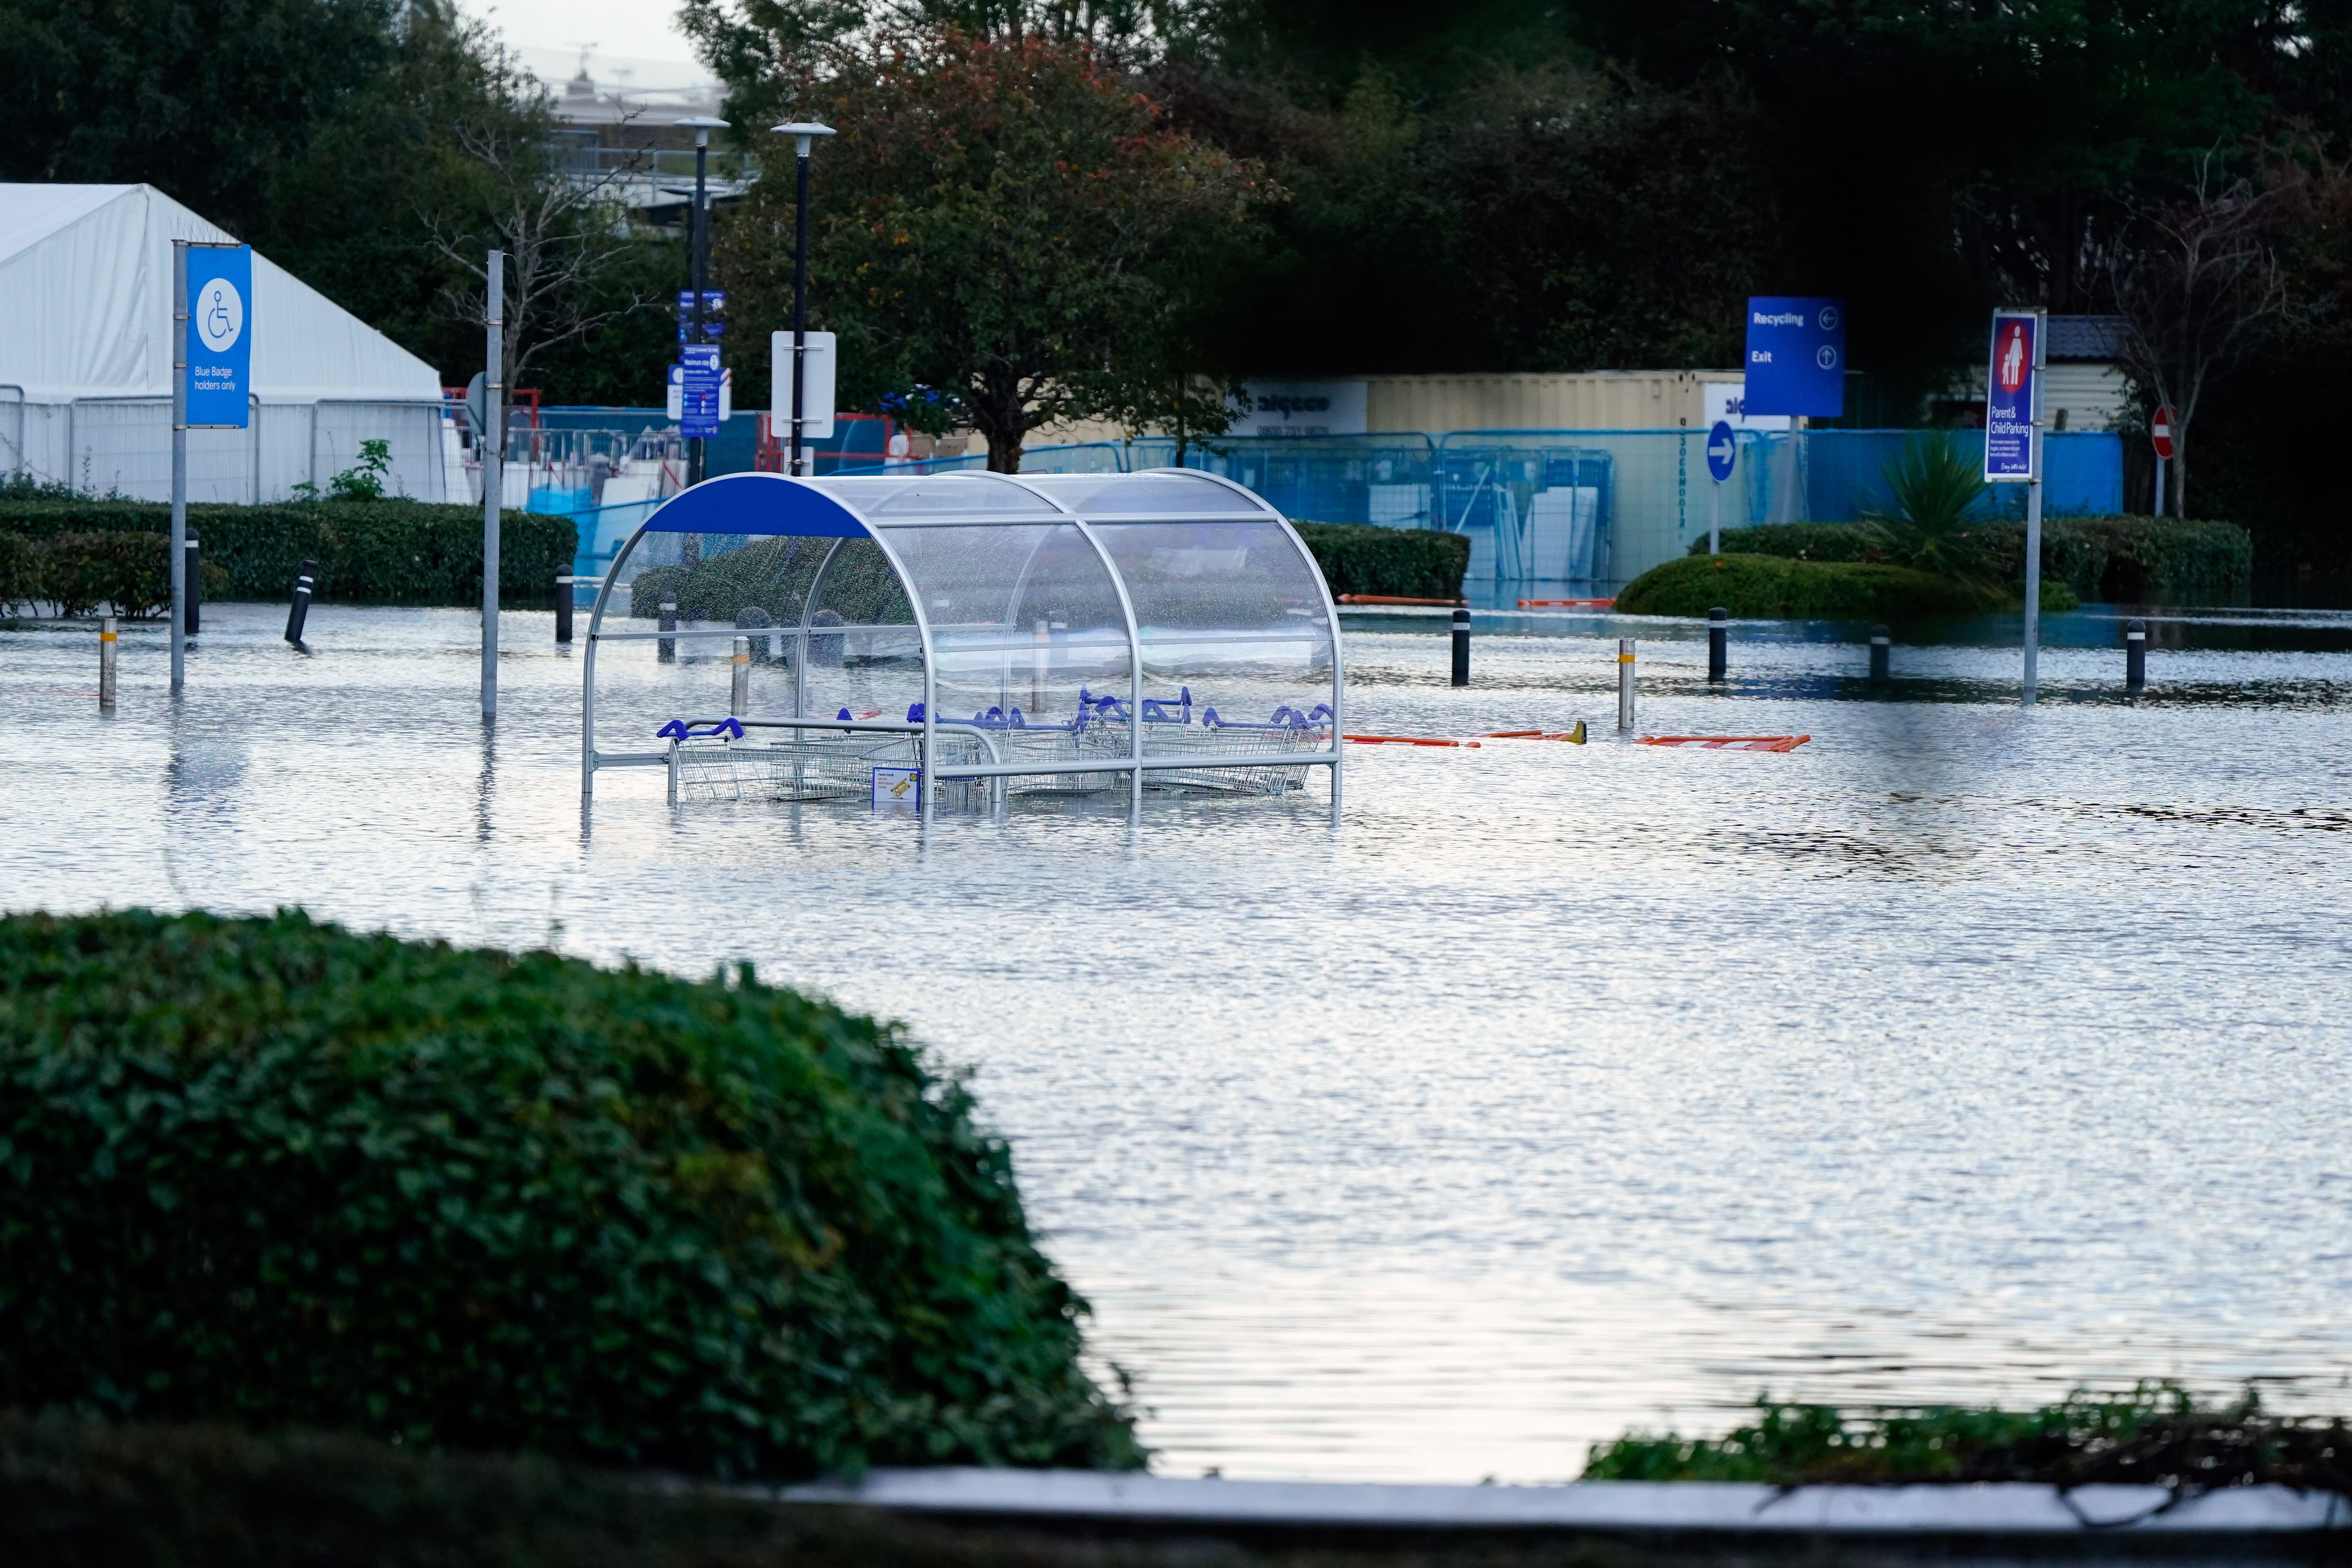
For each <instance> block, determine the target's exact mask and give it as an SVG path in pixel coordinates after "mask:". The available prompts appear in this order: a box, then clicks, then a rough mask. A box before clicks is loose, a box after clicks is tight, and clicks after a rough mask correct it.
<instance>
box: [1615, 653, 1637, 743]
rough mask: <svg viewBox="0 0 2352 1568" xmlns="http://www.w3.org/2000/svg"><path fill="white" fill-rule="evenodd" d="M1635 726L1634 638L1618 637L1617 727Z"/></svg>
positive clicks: (1629, 727)
mask: <svg viewBox="0 0 2352 1568" xmlns="http://www.w3.org/2000/svg"><path fill="white" fill-rule="evenodd" d="M1617 728H1619V729H1620V730H1630V729H1632V728H1633V638H1632V637H1619V638H1618V639H1617Z"/></svg>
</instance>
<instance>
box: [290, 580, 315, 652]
mask: <svg viewBox="0 0 2352 1568" xmlns="http://www.w3.org/2000/svg"><path fill="white" fill-rule="evenodd" d="M318 575H319V563H317V562H315V561H305V562H304V563H302V570H301V571H300V572H299V574H296V576H295V578H294V603H293V604H292V605H289V606H288V607H287V611H286V640H287V641H288V642H290V643H292V644H293V645H294V646H295V647H301V646H302V626H303V623H304V622H306V621H308V620H309V619H310V584H312V583H313V582H315V581H316V580H317V579H318Z"/></svg>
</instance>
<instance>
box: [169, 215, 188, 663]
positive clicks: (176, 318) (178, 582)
mask: <svg viewBox="0 0 2352 1568" xmlns="http://www.w3.org/2000/svg"><path fill="white" fill-rule="evenodd" d="M171 549H172V689H173V691H177V690H179V689H180V688H181V687H182V686H184V685H185V684H186V682H187V678H188V242H187V241H186V240H184V239H175V240H173V242H172V545H171Z"/></svg>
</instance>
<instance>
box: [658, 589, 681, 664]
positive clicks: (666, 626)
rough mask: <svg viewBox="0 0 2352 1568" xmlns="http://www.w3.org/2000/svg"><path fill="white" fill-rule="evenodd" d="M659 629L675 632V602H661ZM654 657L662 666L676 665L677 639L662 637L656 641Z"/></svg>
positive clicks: (666, 600)
mask: <svg viewBox="0 0 2352 1568" xmlns="http://www.w3.org/2000/svg"><path fill="white" fill-rule="evenodd" d="M661 629H662V630H664V631H666V632H674V631H676V630H677V601H675V600H671V599H664V600H663V601H662V607H661ZM654 655H655V657H656V658H659V659H660V660H661V661H662V662H663V663H664V664H676V663H677V638H676V637H662V638H659V639H657V640H656V642H655V643H654Z"/></svg>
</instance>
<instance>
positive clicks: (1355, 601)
mask: <svg viewBox="0 0 2352 1568" xmlns="http://www.w3.org/2000/svg"><path fill="white" fill-rule="evenodd" d="M1339 603H1341V604H1343V605H1438V606H1439V607H1440V608H1454V607H1457V606H1459V605H1462V604H1464V603H1465V601H1464V600H1461V599H1404V598H1399V597H1398V596H1397V595H1393V594H1342V595H1339Z"/></svg>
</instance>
